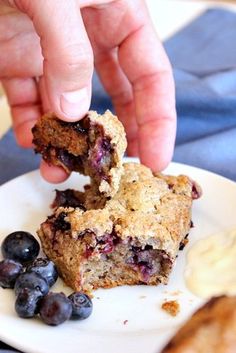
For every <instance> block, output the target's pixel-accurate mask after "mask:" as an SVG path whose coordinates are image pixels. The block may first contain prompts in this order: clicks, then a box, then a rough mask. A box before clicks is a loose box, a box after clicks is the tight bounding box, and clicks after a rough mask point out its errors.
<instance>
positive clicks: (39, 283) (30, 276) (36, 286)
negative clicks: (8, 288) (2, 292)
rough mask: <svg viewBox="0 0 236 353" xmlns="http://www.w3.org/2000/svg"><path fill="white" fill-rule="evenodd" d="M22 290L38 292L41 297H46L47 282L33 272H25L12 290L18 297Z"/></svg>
mask: <svg viewBox="0 0 236 353" xmlns="http://www.w3.org/2000/svg"><path fill="white" fill-rule="evenodd" d="M23 288H28V289H31V290H38V291H40V292H41V293H42V294H43V295H46V294H47V293H48V291H49V286H48V283H47V281H46V280H45V279H44V278H43V277H42V276H40V275H39V274H38V273H35V272H25V273H22V274H21V275H20V276H19V277H18V278H17V280H16V283H15V288H14V289H15V294H16V295H18V294H19V292H20V291H21V290H22V289H23Z"/></svg>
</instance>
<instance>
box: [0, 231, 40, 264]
mask: <svg viewBox="0 0 236 353" xmlns="http://www.w3.org/2000/svg"><path fill="white" fill-rule="evenodd" d="M39 250H40V246H39V243H38V241H37V240H36V239H35V238H34V237H33V235H32V234H30V233H28V232H23V231H18V232H13V233H11V234H9V235H8V236H7V237H6V238H5V239H4V240H3V242H2V255H3V257H4V258H5V259H12V260H15V261H18V262H20V263H21V264H27V263H29V262H32V261H34V259H36V257H37V256H38V253H39Z"/></svg>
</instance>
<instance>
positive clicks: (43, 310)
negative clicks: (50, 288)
mask: <svg viewBox="0 0 236 353" xmlns="http://www.w3.org/2000/svg"><path fill="white" fill-rule="evenodd" d="M71 313H72V304H71V301H70V300H69V299H68V298H67V297H66V295H65V294H64V293H52V292H51V293H49V294H48V295H46V296H45V297H44V298H43V299H42V302H41V303H40V309H39V314H40V316H41V319H42V320H43V322H45V323H46V324H47V325H52V326H57V325H60V324H62V323H63V322H64V321H66V320H68V319H69V318H70V317H71Z"/></svg>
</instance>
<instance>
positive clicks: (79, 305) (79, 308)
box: [68, 292, 93, 320]
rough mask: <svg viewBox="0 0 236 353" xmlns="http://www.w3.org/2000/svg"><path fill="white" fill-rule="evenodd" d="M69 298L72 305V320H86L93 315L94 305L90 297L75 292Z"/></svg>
mask: <svg viewBox="0 0 236 353" xmlns="http://www.w3.org/2000/svg"><path fill="white" fill-rule="evenodd" d="M68 298H69V299H70V301H71V303H72V314H71V319H73V320H84V319H87V317H89V316H90V315H91V313H92V310H93V303H92V300H91V299H90V298H89V296H88V295H86V294H85V293H81V292H74V293H72V294H70V295H69V297H68Z"/></svg>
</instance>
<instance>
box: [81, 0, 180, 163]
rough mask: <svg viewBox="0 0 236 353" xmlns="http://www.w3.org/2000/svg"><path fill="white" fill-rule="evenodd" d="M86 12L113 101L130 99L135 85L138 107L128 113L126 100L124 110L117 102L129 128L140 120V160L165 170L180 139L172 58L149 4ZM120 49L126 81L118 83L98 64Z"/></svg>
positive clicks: (121, 70) (120, 68) (125, 4)
mask: <svg viewBox="0 0 236 353" xmlns="http://www.w3.org/2000/svg"><path fill="white" fill-rule="evenodd" d="M82 13H83V18H84V21H85V23H86V28H87V30H88V33H89V37H90V40H91V43H92V45H93V48H94V51H95V62H96V66H97V67H99V72H100V76H101V78H102V80H103V83H104V85H105V86H106V89H107V91H108V93H109V94H111V95H112V96H113V100H115V99H114V97H121V96H122V93H123V96H124V97H126V96H127V81H128V82H129V86H130V87H132V97H133V98H132V100H133V103H132V104H133V107H132V108H131V105H130V107H129V109H127V106H126V105H125V99H123V103H124V104H123V106H122V104H118V105H117V104H116V109H117V108H118V109H117V114H118V116H121V117H122V122H123V123H124V124H125V126H126V128H128V126H129V125H130V126H135V124H133V121H134V119H135V120H136V127H135V129H137V130H138V132H137V131H135V133H133V136H135V135H137V139H138V145H139V146H138V148H139V156H140V158H141V161H142V162H143V163H144V164H146V165H147V166H149V167H151V168H152V169H153V170H162V169H163V168H164V167H165V166H166V165H167V164H168V163H169V161H170V159H171V157H172V153H173V147H174V140H175V132H176V112H175V92H174V82H173V77H172V71H171V67H170V64H169V61H168V58H167V56H166V54H165V52H164V49H163V47H162V45H161V43H160V41H159V40H158V38H157V36H156V33H155V31H154V29H153V27H152V25H151V20H150V18H149V15H148V12H147V9H146V7H145V3H144V1H141V0H136V1H135V2H134V1H133V2H131V1H130V2H128V1H122V0H120V1H116V2H114V3H111V4H107V5H104V6H103V7H101V8H93V9H86V8H85V9H83V12H82ZM95 21H96V22H98V23H99V25H100V31H99V34H98V33H97V32H96V31H95V30H94V26H93V23H94V22H95ZM108 28H109V31H108V30H107V29H108ZM116 47H117V48H118V59H117V66H118V69H117V68H116V72H119V75H120V76H125V77H126V81H125V80H122V81H121V80H120V81H118V80H117V81H116V79H115V81H113V75H112V74H111V72H110V71H109V74H108V73H106V72H105V71H106V66H105V65H101V64H100V63H99V61H101V60H100V57H103V59H102V60H103V61H104V62H106V63H107V62H109V61H110V57H109V56H110V51H111V50H114V49H113V48H116ZM105 56H106V57H107V58H106V59H105V58H104V57H105ZM97 61H98V63H97ZM113 70H114V67H113ZM115 77H116V75H115ZM105 81H106V82H105ZM128 96H130V93H129V95H128ZM127 100H129V99H127ZM118 111H119V113H118ZM125 120H126V121H128V122H125ZM129 136H130V131H129V128H128V137H129ZM137 139H134V140H132V138H131V141H132V142H131V144H130V143H129V145H131V146H132V147H131V149H132V151H133V150H136V151H137ZM132 151H131V153H132Z"/></svg>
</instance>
